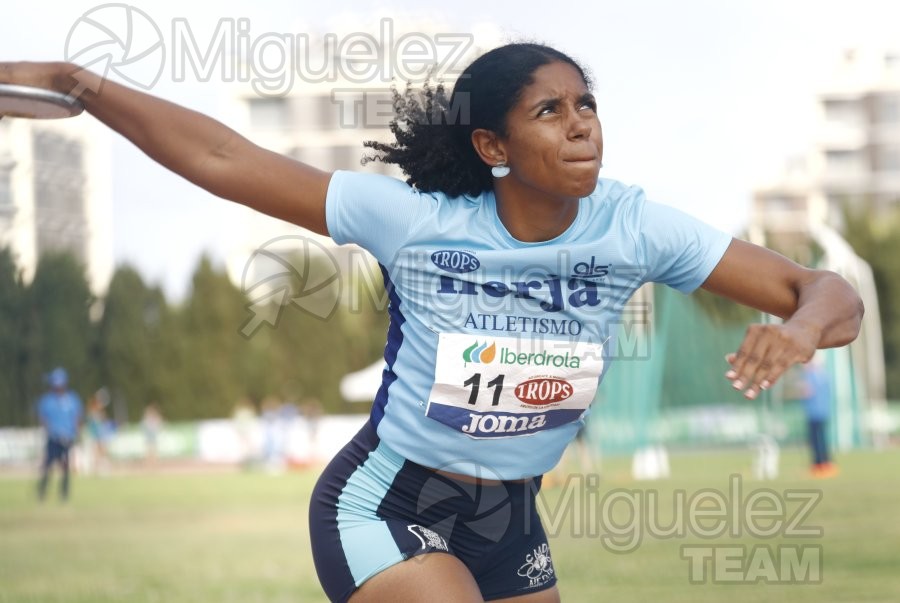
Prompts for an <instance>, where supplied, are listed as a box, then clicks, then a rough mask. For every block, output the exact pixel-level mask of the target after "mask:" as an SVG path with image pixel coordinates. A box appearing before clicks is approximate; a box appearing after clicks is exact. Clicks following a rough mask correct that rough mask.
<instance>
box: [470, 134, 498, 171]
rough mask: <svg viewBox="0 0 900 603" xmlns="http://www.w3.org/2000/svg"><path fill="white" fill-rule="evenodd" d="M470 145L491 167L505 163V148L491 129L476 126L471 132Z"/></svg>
mask: <svg viewBox="0 0 900 603" xmlns="http://www.w3.org/2000/svg"><path fill="white" fill-rule="evenodd" d="M472 146H474V147H475V152H476V153H478V156H479V157H481V160H482V161H483V162H485V163H486V164H488V165H489V166H491V167H494V166H495V165H506V149H504V148H503V141H502V140H500V138H499V137H498V136H497V134H496V133H495V132H492V131H491V130H485V129H483V128H478V129H476V130H474V131H473V132H472Z"/></svg>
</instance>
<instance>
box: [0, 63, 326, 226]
mask: <svg viewBox="0 0 900 603" xmlns="http://www.w3.org/2000/svg"><path fill="white" fill-rule="evenodd" d="M73 74H77V78H78V79H77V80H76V79H75V77H73ZM0 83H9V84H19V85H24V86H36V87H40V88H46V89H50V90H56V91H57V92H62V93H64V94H70V93H71V92H72V91H73V90H78V89H83V92H81V93H80V95H79V100H81V101H82V102H83V103H84V106H85V109H86V110H87V111H88V112H89V113H91V114H92V115H93V116H94V117H96V118H97V119H99V120H100V121H102V122H103V123H105V124H106V125H107V126H109V127H110V128H112V129H113V130H115V131H116V132H118V133H120V134H122V135H123V136H125V137H126V138H127V139H129V140H130V141H131V142H133V143H134V144H135V145H137V146H138V148H140V149H141V150H142V151H144V152H145V153H146V154H147V155H149V156H150V157H151V158H152V159H154V160H155V161H157V162H159V163H160V164H161V165H163V166H165V167H167V168H168V169H170V170H172V171H173V172H175V173H177V174H180V175H181V176H183V177H184V178H186V179H188V180H190V181H191V182H193V183H194V184H197V185H198V186H200V187H202V188H204V189H206V190H208V191H209V192H211V193H213V194H214V195H217V196H219V197H223V198H225V199H229V200H231V201H236V202H237V203H241V204H243V205H247V206H248V207H251V208H253V209H255V210H258V211H261V212H263V213H265V214H269V215H270V216H275V217H276V218H281V219H282V220H287V221H289V222H293V223H294V224H298V225H300V226H303V227H304V228H308V229H309V230H312V231H313V232H317V233H319V234H327V229H326V225H325V193H326V191H327V188H328V182H329V180H330V178H331V174H330V173H329V172H324V171H322V170H318V169H316V168H313V167H311V166H308V165H306V164H303V163H300V162H298V161H294V160H292V159H290V158H288V157H284V156H282V155H279V154H278V153H273V152H272V151H268V150H266V149H263V148H261V147H259V146H257V145H255V144H253V143H252V142H250V141H249V140H247V139H246V138H244V137H243V136H241V135H240V134H238V133H237V132H235V131H234V130H232V129H230V128H228V127H227V126H225V125H224V124H222V123H220V122H218V121H216V120H214V119H211V118H209V117H207V116H205V115H203V114H201V113H197V112H196V111H191V110H190V109H186V108H184V107H181V106H179V105H176V104H174V103H170V102H168V101H164V100H162V99H160V98H156V97H154V96H152V95H149V94H145V93H143V92H139V91H137V90H132V89H130V88H127V87H125V86H121V85H119V84H116V83H115V82H111V81H109V80H103V79H102V78H100V76H98V75H96V74H93V73H89V72H87V71H83V70H79V68H78V67H77V66H76V65H73V64H71V63H24V62H22V63H0Z"/></svg>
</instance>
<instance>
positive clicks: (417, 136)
mask: <svg viewBox="0 0 900 603" xmlns="http://www.w3.org/2000/svg"><path fill="white" fill-rule="evenodd" d="M555 62H562V63H567V64H569V65H571V66H573V67H574V68H575V69H577V70H578V72H579V74H580V75H581V77H582V79H583V80H584V83H585V85H587V87H588V88H591V80H590V77H589V76H588V75H587V73H586V71H585V69H584V68H583V67H581V65H579V64H578V63H577V62H575V60H574V59H572V58H571V57H569V56H568V55H566V54H564V53H562V52H560V51H558V50H556V49H554V48H550V47H549V46H544V45H542V44H535V43H530V42H528V43H524V42H521V43H515V44H507V45H505V46H501V47H499V48H495V49H493V50H491V51H489V52H487V53H485V54H483V55H481V56H480V57H478V58H477V59H475V60H474V61H473V62H472V63H471V64H470V65H469V66H468V67H466V69H465V70H464V71H463V72H462V73H461V74H460V76H459V79H458V80H457V82H456V85H455V86H454V88H453V94H452V95H451V96H450V98H447V94H446V92H445V89H444V86H443V84H442V83H438V84H437V85H435V86H432V85H429V84H428V83H426V84H425V85H424V87H423V88H422V90H421V91H419V90H415V89H413V88H411V87H410V86H409V85H407V87H406V90H405V91H404V92H403V93H401V92H400V91H398V90H397V88H396V87H394V88H393V89H392V91H393V105H394V114H395V117H394V119H393V120H392V121H391V124H390V127H391V132H393V134H394V137H395V139H396V141H395V142H392V143H383V142H378V141H374V140H368V141H366V142H365V143H363V144H364V145H365V146H366V147H368V148H371V149H374V150H375V151H376V152H377V154H376V155H373V156H367V157H365V158H364V159H363V163H367V162H369V161H375V160H378V161H383V162H384V163H393V164H396V165H398V166H399V167H400V168H401V169H402V170H403V173H404V174H406V176H407V179H406V182H407V184H410V185H412V186H415V187H416V188H417V189H419V190H421V191H424V192H434V191H440V192H442V193H445V194H447V195H449V196H451V197H456V196H459V195H463V194H466V195H478V194H480V193H482V192H485V191H488V190H491V189H492V188H493V178H492V176H491V169H490V166H488V165H486V164H485V163H484V161H482V160H481V158H480V157H479V156H478V153H477V152H476V151H475V147H474V146H473V145H472V140H471V138H472V132H473V131H474V130H476V129H485V130H491V131H493V132H496V133H497V134H499V135H500V136H506V133H507V132H506V116H507V114H508V113H509V111H510V109H511V108H512V107H513V106H514V105H515V104H516V103H517V102H518V100H519V97H520V96H521V94H522V91H523V90H524V88H525V87H526V86H528V85H529V84H531V83H532V82H533V74H534V72H535V70H537V69H538V68H539V67H541V66H543V65H547V64H549V63H555Z"/></svg>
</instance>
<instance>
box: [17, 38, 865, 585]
mask: <svg viewBox="0 0 900 603" xmlns="http://www.w3.org/2000/svg"><path fill="white" fill-rule="evenodd" d="M0 82H6V83H14V84H23V85H32V86H38V87H43V88H50V89H53V90H57V91H60V92H63V93H69V92H70V91H71V90H72V89H74V88H75V87H76V85H77V86H78V89H79V90H83V91H84V93H83V94H82V95H81V97H80V100H81V101H82V102H83V103H84V105H85V108H86V110H87V111H88V112H89V113H91V114H92V115H94V116H95V117H96V118H98V119H99V120H101V121H102V122H103V123H105V124H107V125H108V126H109V127H111V128H112V129H114V130H115V131H117V132H119V133H121V134H122V135H124V136H125V137H126V138H128V139H130V140H131V141H133V142H134V143H135V144H136V145H137V146H138V147H140V148H141V149H142V150H144V151H145V152H146V153H147V154H148V155H149V156H150V157H152V158H153V159H154V160H156V161H158V162H159V163H161V164H162V165H164V166H165V167H167V168H169V169H171V170H173V171H174V172H176V173H178V174H180V175H182V176H183V177H185V178H187V179H188V180H190V181H192V182H194V183H196V184H197V185H199V186H201V187H203V188H205V189H206V190H208V191H210V192H212V193H213V194H216V195H219V196H221V197H224V198H226V199H229V200H232V201H236V202H239V203H243V204H245V205H247V206H249V207H252V208H254V209H256V210H258V211H261V212H263V213H266V214H269V215H271V216H275V217H277V218H281V219H283V220H286V221H289V222H293V223H294V224H297V225H299V226H302V227H304V228H306V229H308V230H311V231H313V232H315V233H318V234H321V235H330V236H331V237H332V238H333V239H334V240H335V241H336V242H338V243H355V244H358V245H360V246H362V247H364V248H366V249H367V250H368V251H369V252H371V253H372V255H373V256H375V258H376V259H377V260H378V262H379V264H380V265H381V269H382V273H383V275H384V280H385V287H386V290H387V293H388V297H389V299H390V306H389V309H388V310H389V313H390V318H391V324H390V327H389V331H388V335H387V345H386V346H385V354H384V360H385V363H384V370H383V379H382V385H381V389H380V390H379V392H378V395H377V397H376V400H375V403H374V405H373V407H372V412H371V415H370V419H369V421H368V423H367V424H366V425H365V426H364V427H363V429H362V430H361V431H360V432H359V433H358V434H357V435H356V436H355V437H354V438H353V439H352V440H351V441H350V442H349V443H348V444H347V445H346V446H345V447H344V449H343V450H342V451H341V452H340V453H338V455H337V456H336V457H335V459H334V460H333V461H332V462H331V463H330V464H329V466H328V467H327V468H326V469H325V471H324V472H323V474H322V476H321V477H320V479H319V482H318V484H317V485H316V488H315V490H314V492H313V500H312V503H311V505H310V537H311V541H312V546H313V558H314V562H315V565H316V570H317V572H318V575H319V580H320V582H321V583H322V586H323V588H324V590H325V592H326V594H327V596H328V597H329V599H331V600H333V601H348V600H349V601H352V602H353V603H365V602H368V601H385V600H390V601H396V602H398V603H399V602H401V601H423V600H441V601H455V602H470V601H473V602H474V601H483V600H496V601H500V600H502V601H507V600H508V601H517V602H522V603H544V602H547V603H550V602H555V601H559V590H558V588H557V575H556V570H555V567H554V565H553V560H552V555H551V551H550V547H549V543H548V539H547V536H546V534H545V533H544V530H543V528H542V527H541V524H540V518H539V517H538V516H537V512H536V505H535V493H536V491H537V489H538V488H539V487H540V482H541V475H542V474H543V473H544V472H546V471H547V470H549V469H550V468H552V467H553V466H554V465H555V464H556V463H557V462H558V461H559V457H560V455H561V454H562V451H563V449H564V448H565V446H566V444H567V443H568V442H569V441H571V439H572V438H574V437H575V435H576V433H577V432H578V429H579V428H580V426H581V425H582V424H583V423H584V418H585V416H586V414H587V413H588V412H589V406H590V403H591V401H592V400H593V396H594V392H595V391H596V388H597V386H598V384H599V382H600V380H601V379H602V376H603V374H604V372H605V371H606V370H607V369H608V367H609V364H610V360H611V356H612V354H610V349H611V343H610V342H611V340H612V338H613V337H614V336H615V330H616V325H617V324H620V316H621V310H622V307H623V305H624V303H625V302H626V301H627V299H628V298H629V296H630V295H632V294H633V293H634V291H635V290H636V289H637V288H638V287H639V286H640V285H641V284H643V283H645V282H659V283H664V284H666V285H669V286H671V287H674V288H676V289H678V290H680V291H683V292H685V293H687V292H690V291H693V290H695V289H697V288H698V287H702V288H704V289H706V290H708V291H711V292H713V293H715V294H718V295H721V296H724V297H727V298H729V299H732V300H735V301H737V302H739V303H742V304H745V305H748V306H752V307H754V308H757V309H759V310H762V311H765V312H768V313H771V314H774V315H777V316H779V317H781V318H783V319H784V322H783V323H780V324H754V325H751V326H749V327H748V329H747V332H746V335H745V337H744V339H743V341H742V342H741V344H740V346H739V347H738V349H737V350H735V351H733V352H732V353H730V354H729V355H728V356H727V361H728V364H729V367H728V369H727V371H726V372H725V375H724V376H725V378H726V379H728V380H729V381H730V382H731V384H732V385H733V387H734V388H735V389H737V390H740V391H742V392H743V393H744V395H745V396H746V398H747V399H750V400H752V399H755V398H756V397H757V396H758V395H759V393H760V392H761V391H762V390H764V389H767V388H769V387H771V386H772V384H774V383H775V382H776V381H777V380H778V379H779V378H780V377H781V376H782V375H783V374H784V372H785V370H787V369H788V368H789V367H790V366H792V365H794V364H796V363H798V362H805V361H807V360H808V359H809V358H810V357H811V356H812V354H813V352H814V351H815V350H816V349H817V348H824V347H833V346H841V345H846V344H847V343H849V342H850V341H852V340H853V339H854V338H855V337H856V336H857V334H858V332H859V326H860V321H861V317H862V314H863V306H862V302H861V300H860V298H859V296H858V295H857V294H856V292H855V291H854V290H853V289H852V287H851V286H850V285H849V284H848V283H847V282H846V281H845V280H844V279H842V278H841V277H840V276H838V275H837V274H834V273H831V272H825V271H818V270H809V269H806V268H804V267H802V266H799V265H797V264H795V263H793V262H791V261H789V260H788V259H786V258H784V257H782V256H780V255H778V254H775V253H773V252H771V251H769V250H767V249H765V248H762V247H758V246H755V245H751V244H749V243H746V242H744V241H740V240H737V239H732V238H731V237H730V236H728V235H726V234H725V233H722V232H719V231H717V230H715V229H713V228H710V227H709V226H707V225H705V224H703V223H702V222H700V221H699V220H696V219H694V218H692V217H690V216H687V215H685V214H683V213H682V212H679V211H677V210H675V209H672V208H669V207H666V206H663V205H658V204H655V203H653V202H651V201H648V200H647V199H646V197H645V195H644V192H643V191H642V190H641V189H640V188H638V187H635V186H627V185H625V184H622V183H620V182H616V181H613V180H609V179H604V178H600V177H599V174H600V169H601V164H602V159H603V152H604V147H603V137H602V132H601V125H600V119H599V116H598V104H597V99H596V98H595V97H594V95H593V93H592V92H591V82H590V78H589V77H588V76H587V74H586V72H585V70H584V69H583V68H582V67H581V66H580V65H579V64H578V63H577V62H576V61H574V60H573V59H572V58H571V57H569V56H568V55H566V54H564V53H562V52H560V51H558V50H556V49H553V48H550V47H547V46H543V45H539V44H530V43H522V44H508V45H505V46H502V47H499V48H496V49H493V50H491V51H489V52H487V53H485V54H483V55H482V56H480V57H479V58H477V59H476V60H475V61H474V62H473V63H472V64H470V65H469V66H468V67H467V68H466V69H465V70H464V71H463V72H462V73H461V74H460V77H459V78H458V79H457V82H456V84H455V87H454V89H453V92H452V94H450V95H449V96H447V95H446V94H445V92H444V89H443V87H441V86H438V87H427V88H426V89H425V90H424V96H420V95H419V94H417V93H415V92H407V93H406V94H400V93H398V94H397V96H396V98H395V103H394V108H395V112H396V120H395V122H394V123H393V125H392V131H393V133H394V134H395V137H396V142H394V143H390V144H380V143H368V146H369V147H370V148H371V149H372V150H373V152H374V153H376V154H377V156H378V157H379V158H380V159H381V160H382V161H385V162H387V163H391V164H395V165H398V166H399V167H400V168H401V169H402V170H403V171H404V173H405V174H406V176H407V179H406V182H403V181H401V180H397V179H394V178H390V177H387V176H380V175H375V174H363V173H355V172H346V171H338V172H334V173H331V172H327V171H322V170H319V169H317V168H315V167H313V166H310V165H307V164H304V163H302V162H298V161H295V160H293V159H291V158H288V157H284V156H281V155H278V154H276V153H272V152H270V151H267V150H265V149H263V148H260V147H259V146H257V145H255V144H253V143H252V142H250V141H249V140H247V139H245V138H243V137H242V136H240V135H239V134H237V133H236V132H234V131H233V130H231V129H229V128H227V127H226V126H224V125H223V124H221V123H219V122H217V121H215V120H212V119H210V118H207V117H205V116H203V115H200V114H198V113H196V112H193V111H190V110H188V109H185V108H183V107H179V106H178V105H175V104H172V103H169V102H166V101H163V100H160V99H158V98H155V97H153V96H151V95H148V94H144V93H142V92H139V91H136V90H131V89H129V88H127V87H124V86H121V85H118V84H116V83H114V82H110V81H104V80H103V79H102V78H101V77H100V76H97V75H94V74H91V73H90V72H87V71H84V70H82V69H80V68H78V67H77V66H75V65H72V64H68V63H0ZM661 102H664V98H661ZM678 159H679V158H673V161H677V160H678ZM691 169H694V166H693V164H691V163H690V162H688V161H685V174H684V177H685V178H702V177H703V174H702V173H700V172H697V171H694V172H692V171H690V170H691ZM723 201H724V202H727V200H723ZM673 351H674V353H677V349H676V348H673Z"/></svg>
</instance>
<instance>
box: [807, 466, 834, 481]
mask: <svg viewBox="0 0 900 603" xmlns="http://www.w3.org/2000/svg"><path fill="white" fill-rule="evenodd" d="M839 473H840V470H839V469H838V467H837V465H835V464H834V463H819V464H818V465H813V467H812V470H811V471H810V474H811V475H812V476H813V477H814V478H816V479H828V478H831V477H837V475H838V474H839Z"/></svg>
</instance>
